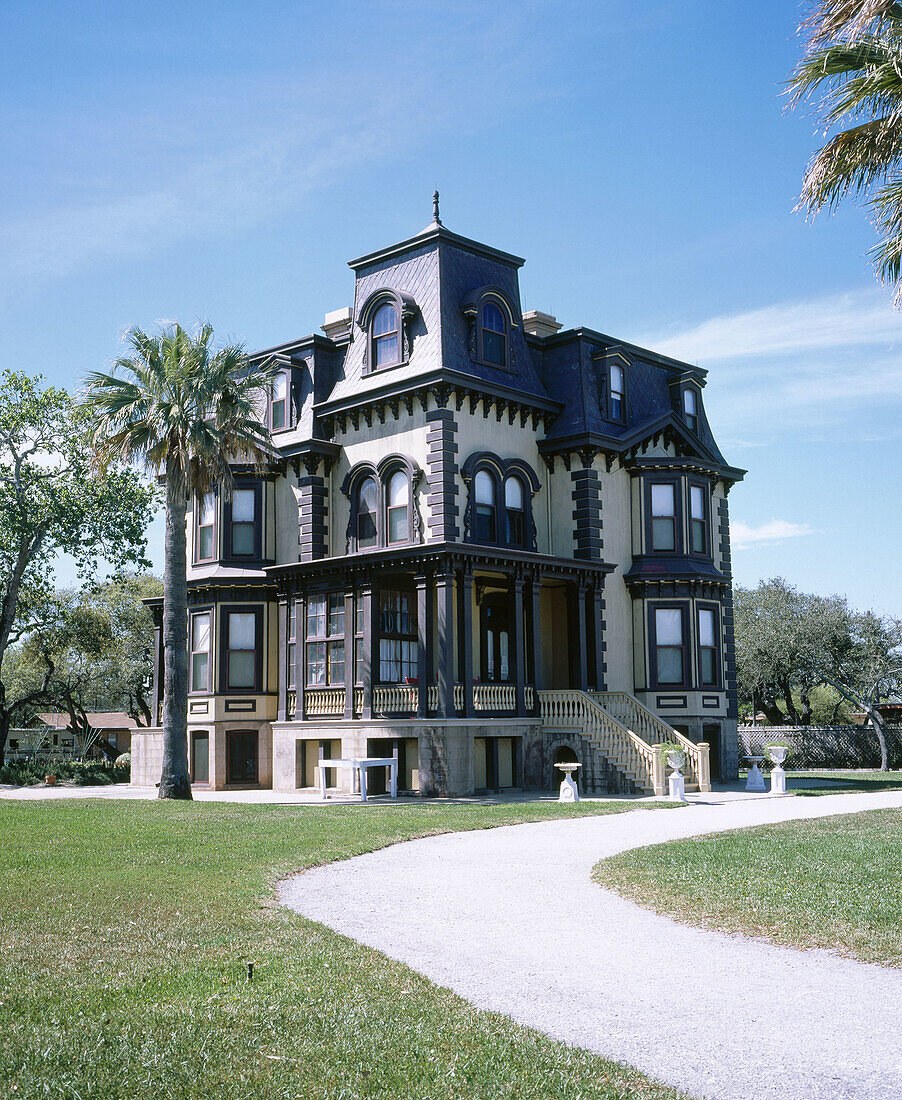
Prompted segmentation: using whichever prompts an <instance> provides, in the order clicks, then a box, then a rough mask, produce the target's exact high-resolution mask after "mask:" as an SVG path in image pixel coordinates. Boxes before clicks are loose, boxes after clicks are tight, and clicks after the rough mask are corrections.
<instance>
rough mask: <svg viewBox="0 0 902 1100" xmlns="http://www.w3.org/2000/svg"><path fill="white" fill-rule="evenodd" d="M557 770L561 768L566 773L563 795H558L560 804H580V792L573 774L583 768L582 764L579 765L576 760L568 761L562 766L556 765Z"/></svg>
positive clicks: (562, 789)
mask: <svg viewBox="0 0 902 1100" xmlns="http://www.w3.org/2000/svg"><path fill="white" fill-rule="evenodd" d="M554 766H555V767H556V768H560V769H561V771H562V772H563V773H564V781H563V783H561V793H560V794H559V795H558V798H557V800H558V802H579V791H578V790H577V788H576V780H575V779H574V778H573V775H572V773H573V772H574V771H575V770H576V769H577V768H581V767H582V764H577V763H576V761H575V760H567V761H565V762H564V763H562V764H555V765H554Z"/></svg>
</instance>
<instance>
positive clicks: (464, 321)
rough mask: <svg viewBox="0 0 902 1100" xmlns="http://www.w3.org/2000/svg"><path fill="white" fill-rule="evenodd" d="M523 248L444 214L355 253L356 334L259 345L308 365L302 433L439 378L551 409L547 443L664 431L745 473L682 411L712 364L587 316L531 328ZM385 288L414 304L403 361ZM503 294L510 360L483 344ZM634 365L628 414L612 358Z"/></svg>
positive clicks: (605, 443) (404, 309)
mask: <svg viewBox="0 0 902 1100" xmlns="http://www.w3.org/2000/svg"><path fill="white" fill-rule="evenodd" d="M523 263H524V261H523V259H522V258H521V257H519V256H515V255H513V254H512V253H509V252H504V251H501V250H500V249H497V248H494V247H492V246H489V245H486V244H482V243H480V242H479V241H474V240H471V239H470V238H468V237H463V236H460V235H459V234H457V233H453V232H451V230H449V229H447V228H446V227H445V226H444V225H442V224H441V222H440V221H439V220H438V218H437V212H436V217H435V218H434V220H433V221H432V222H431V223H430V225H428V226H426V228H425V229H424V230H422V232H420V233H418V234H416V235H415V236H412V237H409V238H407V239H406V240H403V241H400V242H398V243H397V244H392V245H389V246H387V247H385V248H381V249H377V250H376V251H373V252H369V253H367V254H366V255H363V256H360V257H358V258H357V259H354V260H351V261H349V266H350V267H351V269H352V270H353V272H354V275H355V282H354V304H353V308H352V311H351V322H350V332H349V337H345V338H344V339H340V340H337V341H332V340H330V339H328V338H326V337H323V336H319V335H314V336H308V337H305V338H304V339H301V340H296V341H291V342H289V343H286V344H282V345H278V346H276V347H273V348H268V349H265V350H264V351H262V352H259V353H257V354H256V355H255V356H254V358H264V357H269V356H275V357H276V358H277V359H279V360H280V361H283V362H285V363H286V364H290V365H291V366H293V367H294V368H295V370H296V372H297V373H296V374H295V392H296V393H297V394H298V395H299V402H298V425H297V427H298V432H297V434H296V436H295V438H311V439H312V438H315V437H316V436H317V435H321V434H322V425H321V423H320V420H319V418H320V417H323V416H326V415H328V414H330V413H333V412H336V411H343V410H347V409H351V408H353V407H354V406H355V405H356V404H360V405H364V404H367V403H369V404H372V403H374V402H379V401H382V400H387V399H391V398H392V397H395V398H396V396H397V395H398V394H399V393H404V392H409V391H410V390H413V389H421V388H432V387H437V386H444V387H446V388H447V387H449V386H450V387H453V388H456V389H458V390H463V391H467V390H468V389H469V390H470V391H471V392H473V391H479V390H482V391H483V392H489V393H491V394H493V395H496V396H499V397H504V399H505V400H507V401H514V402H516V401H517V400H518V399H520V400H522V402H523V404H525V405H530V404H531V405H532V407H534V408H539V409H542V410H545V411H546V412H547V414H548V419H547V420H546V421H545V426H546V433H547V434H546V435H545V437H544V439H542V440H541V441H540V444H539V446H540V449H541V450H542V451H543V452H545V453H546V454H547V453H554V452H556V451H560V450H563V449H565V448H566V447H568V446H570V447H572V448H578V447H580V446H583V445H585V446H594V447H598V448H600V449H603V450H605V451H607V452H609V453H619V454H621V455H624V454H626V455H629V454H630V452H631V451H633V450H634V449H635V448H637V447H639V446H640V445H641V444H643V443H644V442H645V441H647V440H649V439H653V438H654V437H655V436H656V435H659V434H661V433H664V432H666V433H668V435H669V438H671V439H673V440H676V441H677V449H678V452H679V454H680V455H683V456H688V457H690V458H691V457H695V458H697V459H698V461H699V462H701V463H704V464H706V466H707V468H709V469H711V470H721V471H723V472H724V474H725V475H726V476H729V477H731V478H732V479H733V480H736V479H737V478H738V477H741V476H742V473H743V472H744V471H741V470H738V469H735V468H733V467H729V466H728V465H727V462H726V459H725V458H724V456H723V455H722V454H721V452H720V449H719V448H718V446H717V443H716V441H715V439H714V435H713V433H712V431H711V428H710V426H709V424H708V421H707V417H706V415H705V410H704V405H703V403H702V402H701V401H700V402H699V404H698V414H697V425H696V428H695V430H693V431H690V429H689V428H688V427H687V425H686V423H685V420H684V418H683V415H682V406H681V401H682V396H681V395H682V390H683V389H684V388H685V387H686V386H687V385H692V386H694V387H696V388H697V389H698V390H699V392H700V391H701V390H702V388H703V387H704V386H705V380H706V374H707V372H706V371H704V370H702V369H700V368H699V367H696V366H692V365H691V364H688V363H684V362H681V361H679V360H677V359H672V358H670V357H668V356H664V355H661V354H659V353H657V352H655V351H652V350H650V349H648V348H642V347H639V346H637V345H635V344H630V343H627V342H625V341H622V340H617V339H616V338H614V337H612V336H608V335H606V334H605V333H603V332H599V331H597V330H595V329H591V328H587V327H583V326H580V327H578V328H574V329H569V330H566V331H562V332H557V333H555V334H553V335H548V336H535V335H532V334H528V333H526V332H525V331H524V327H523V318H522V306H521V302H520V288H519V269H520V268H521V267H522V266H523ZM382 294H384V295H385V296H386V299H389V298H394V300H395V302H396V303H398V304H399V310H400V311H401V313H402V314H403V317H404V321H403V325H404V326H406V329H405V331H404V333H403V337H404V343H403V346H404V348H405V354H402V356H401V359H402V361H401V362H400V363H399V364H397V365H395V366H388V367H380V368H379V369H378V370H374V369H371V367H370V366H369V365H368V363H367V358H368V354H369V348H368V344H369V342H370V341H369V337H368V335H367V331H366V326H367V324H368V318H369V316H370V315H371V314H372V312H373V310H372V309H367V308H366V307H367V305H368V304H370V305H372V304H373V302H374V301H377V302H378V300H379V297H380V295H382ZM486 297H493V298H494V299H495V300H496V301H498V302H499V303H503V304H504V311H505V312H506V313H507V314H508V316H509V318H510V330H509V334H508V335H509V364H508V366H509V369H506V368H502V367H498V366H492V365H490V364H487V363H485V362H481V361H480V360H479V359H478V357H477V355H476V347H475V344H474V335H475V329H474V317H475V315H476V314H477V313H478V310H479V307H480V303H481V302H482V301H483V300H485V298H486ZM612 361H613V362H617V363H619V364H620V365H621V366H622V368H623V369H624V373H625V377H626V416H625V417H624V418H623V420H622V422H615V421H612V420H611V419H610V418H609V415H608V411H607V408H606V406H607V395H606V387H607V385H608V366H609V364H610V362H612Z"/></svg>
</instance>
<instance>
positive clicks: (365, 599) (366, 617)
mask: <svg viewBox="0 0 902 1100" xmlns="http://www.w3.org/2000/svg"><path fill="white" fill-rule="evenodd" d="M357 598H358V599H359V600H360V601H361V604H362V606H363V641H362V642H361V645H362V646H363V653H362V654H361V661H360V678H361V679H362V680H363V709H362V710H361V712H360V717H361V718H364V719H370V718H372V717H373V663H374V661H375V659H376V656H375V654H374V653H373V636H374V631H373V586H372V584H371V583H370V582H367V583H365V584H362V585H361V586H360V588H358V590H357Z"/></svg>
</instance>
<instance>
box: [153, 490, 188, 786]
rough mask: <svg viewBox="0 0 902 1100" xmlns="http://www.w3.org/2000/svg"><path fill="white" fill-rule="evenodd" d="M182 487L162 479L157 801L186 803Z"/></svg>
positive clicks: (185, 592)
mask: <svg viewBox="0 0 902 1100" xmlns="http://www.w3.org/2000/svg"><path fill="white" fill-rule="evenodd" d="M187 514H188V501H187V496H186V494H185V489H184V482H183V479H182V478H181V477H179V476H178V475H177V474H176V473H175V472H174V471H170V470H167V474H166V543H165V562H164V565H163V771H162V774H161V775H160V793H159V797H160V798H188V799H190V798H191V779H190V777H189V775H188V577H187V568H188V554H187V547H186V531H185V526H186V523H185V521H186V517H187Z"/></svg>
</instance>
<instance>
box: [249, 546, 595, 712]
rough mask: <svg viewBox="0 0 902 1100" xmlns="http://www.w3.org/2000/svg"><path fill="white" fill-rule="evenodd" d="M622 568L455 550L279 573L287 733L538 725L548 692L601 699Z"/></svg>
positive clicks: (328, 562) (413, 551)
mask: <svg viewBox="0 0 902 1100" xmlns="http://www.w3.org/2000/svg"><path fill="white" fill-rule="evenodd" d="M612 569H613V566H610V565H607V564H605V563H598V562H581V561H574V560H572V559H558V558H549V557H545V556H542V555H538V554H531V553H511V552H502V551H495V550H489V549H486V548H482V547H474V546H468V545H454V546H450V545H447V544H446V545H443V546H442V547H430V548H424V547H406V548H400V549H398V550H395V551H383V552H379V553H375V554H371V555H369V554H368V555H366V556H356V557H347V558H338V559H335V558H332V559H325V560H322V561H317V562H305V563H297V564H293V565H290V566H280V567H277V568H275V569H272V570H270V573H271V575H273V577H274V578H275V579H277V581H278V584H279V591H280V600H279V668H280V674H279V698H278V721H288V722H313V723H317V724H320V723H322V722H323V721H326V722H330V721H336V720H337V721H342V720H343V721H350V720H360V721H364V722H368V721H372V720H380V719H418V720H420V721H422V720H425V719H439V720H442V719H444V720H449V719H464V720H467V719H479V720H482V719H485V718H487V717H505V718H526V717H533V718H537V717H539V715H540V706H541V704H540V699H539V692H540V691H541V690H543V689H562V690H563V689H578V690H582V691H590V690H595V691H603V690H605V659H604V657H605V642H604V596H603V592H604V579H605V576H606V574H607V573H609V572H611V571H612Z"/></svg>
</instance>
